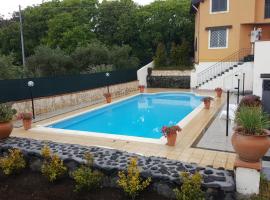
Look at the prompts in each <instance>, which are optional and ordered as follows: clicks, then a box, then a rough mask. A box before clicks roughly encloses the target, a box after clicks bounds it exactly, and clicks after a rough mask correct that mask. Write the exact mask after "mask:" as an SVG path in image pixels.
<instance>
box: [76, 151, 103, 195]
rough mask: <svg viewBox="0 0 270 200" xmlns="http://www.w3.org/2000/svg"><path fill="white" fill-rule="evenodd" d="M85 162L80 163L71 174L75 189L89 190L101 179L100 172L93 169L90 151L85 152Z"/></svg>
mask: <svg viewBox="0 0 270 200" xmlns="http://www.w3.org/2000/svg"><path fill="white" fill-rule="evenodd" d="M84 157H85V160H86V164H85V165H82V166H81V167H80V168H78V169H77V170H76V171H74V172H73V174H72V176H73V178H74V180H75V183H76V185H75V191H76V192H78V191H81V190H88V191H89V190H91V189H93V188H96V187H98V186H99V185H100V182H101V180H102V176H103V175H102V173H100V172H98V171H93V170H92V169H91V168H92V166H93V157H92V155H91V154H90V153H86V154H85V156H84Z"/></svg>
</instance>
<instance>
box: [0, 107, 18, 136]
mask: <svg viewBox="0 0 270 200" xmlns="http://www.w3.org/2000/svg"><path fill="white" fill-rule="evenodd" d="M16 113H17V111H16V110H15V109H12V107H11V105H9V104H0V139H3V138H7V137H8V136H9V135H10V134H11V132H12V129H13V124H12V122H11V121H12V118H13V116H14V115H15V114H16Z"/></svg>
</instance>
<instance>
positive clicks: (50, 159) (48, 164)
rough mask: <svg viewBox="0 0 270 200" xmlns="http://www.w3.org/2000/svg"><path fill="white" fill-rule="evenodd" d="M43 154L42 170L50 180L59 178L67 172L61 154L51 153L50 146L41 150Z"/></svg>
mask: <svg viewBox="0 0 270 200" xmlns="http://www.w3.org/2000/svg"><path fill="white" fill-rule="evenodd" d="M41 155H42V156H43V158H44V161H43V164H42V167H41V172H42V174H43V175H44V176H45V177H47V178H48V180H49V181H50V182H53V181H55V180H57V179H58V178H60V177H61V176H63V175H64V174H65V173H66V172H67V168H66V167H65V166H64V163H63V161H62V160H61V159H60V158H59V156H57V155H54V154H51V150H50V148H49V147H47V146H45V147H44V148H43V149H42V150H41Z"/></svg>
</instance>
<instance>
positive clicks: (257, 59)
mask: <svg viewBox="0 0 270 200" xmlns="http://www.w3.org/2000/svg"><path fill="white" fill-rule="evenodd" d="M261 74H270V41H259V42H256V43H255V56H254V71H253V75H254V76H253V83H254V84H253V94H255V95H258V96H260V97H262V83H263V79H261Z"/></svg>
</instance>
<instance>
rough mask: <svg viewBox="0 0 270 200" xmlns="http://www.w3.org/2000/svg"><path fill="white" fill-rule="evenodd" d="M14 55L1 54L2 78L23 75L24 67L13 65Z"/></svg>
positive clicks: (14, 77) (0, 75)
mask: <svg viewBox="0 0 270 200" xmlns="http://www.w3.org/2000/svg"><path fill="white" fill-rule="evenodd" d="M13 61H14V58H13V57H12V56H1V55H0V79H16V78H21V77H22V76H23V69H22V67H18V66H14V65H13Z"/></svg>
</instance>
